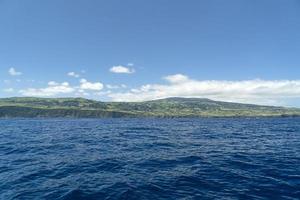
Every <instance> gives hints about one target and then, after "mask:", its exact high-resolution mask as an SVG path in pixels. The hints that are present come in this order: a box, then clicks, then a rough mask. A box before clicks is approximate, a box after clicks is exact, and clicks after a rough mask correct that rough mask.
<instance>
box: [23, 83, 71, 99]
mask: <svg viewBox="0 0 300 200" xmlns="http://www.w3.org/2000/svg"><path fill="white" fill-rule="evenodd" d="M74 91H75V89H74V88H73V87H71V86H70V85H69V83H68V82H63V83H57V82H55V81H50V82H49V83H48V87H45V88H28V89H25V90H20V91H19V92H20V93H21V94H22V95H23V96H38V97H53V96H59V95H66V94H71V93H72V92H74Z"/></svg>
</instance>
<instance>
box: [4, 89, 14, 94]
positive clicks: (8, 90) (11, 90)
mask: <svg viewBox="0 0 300 200" xmlns="http://www.w3.org/2000/svg"><path fill="white" fill-rule="evenodd" d="M14 91H15V90H14V88H5V89H3V92H8V93H11V92H14Z"/></svg>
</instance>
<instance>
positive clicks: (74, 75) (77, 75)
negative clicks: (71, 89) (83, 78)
mask: <svg viewBox="0 0 300 200" xmlns="http://www.w3.org/2000/svg"><path fill="white" fill-rule="evenodd" d="M68 76H72V77H75V78H79V77H80V75H79V74H76V73H75V72H69V73H68Z"/></svg>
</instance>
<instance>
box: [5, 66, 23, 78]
mask: <svg viewBox="0 0 300 200" xmlns="http://www.w3.org/2000/svg"><path fill="white" fill-rule="evenodd" d="M8 73H9V74H10V75H11V76H20V75H22V72H18V71H17V70H16V69H15V68H13V67H11V68H9V70H8Z"/></svg>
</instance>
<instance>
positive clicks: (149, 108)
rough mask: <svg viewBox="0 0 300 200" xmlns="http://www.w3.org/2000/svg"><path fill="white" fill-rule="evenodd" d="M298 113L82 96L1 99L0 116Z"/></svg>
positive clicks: (294, 110) (190, 101) (198, 102)
mask: <svg viewBox="0 0 300 200" xmlns="http://www.w3.org/2000/svg"><path fill="white" fill-rule="evenodd" d="M242 116H244V117H263V116H265V117H268V116H274V117H275V116H278V117H284V116H300V109H298V108H285V107H275V106H261V105H252V104H241V103H229V102H221V101H213V100H210V99H204V98H177V97H174V98H166V99H159V100H152V101H144V102H101V101H95V100H90V99H84V98H35V97H12V98H0V118H60V117H62V118H105V117H242Z"/></svg>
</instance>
